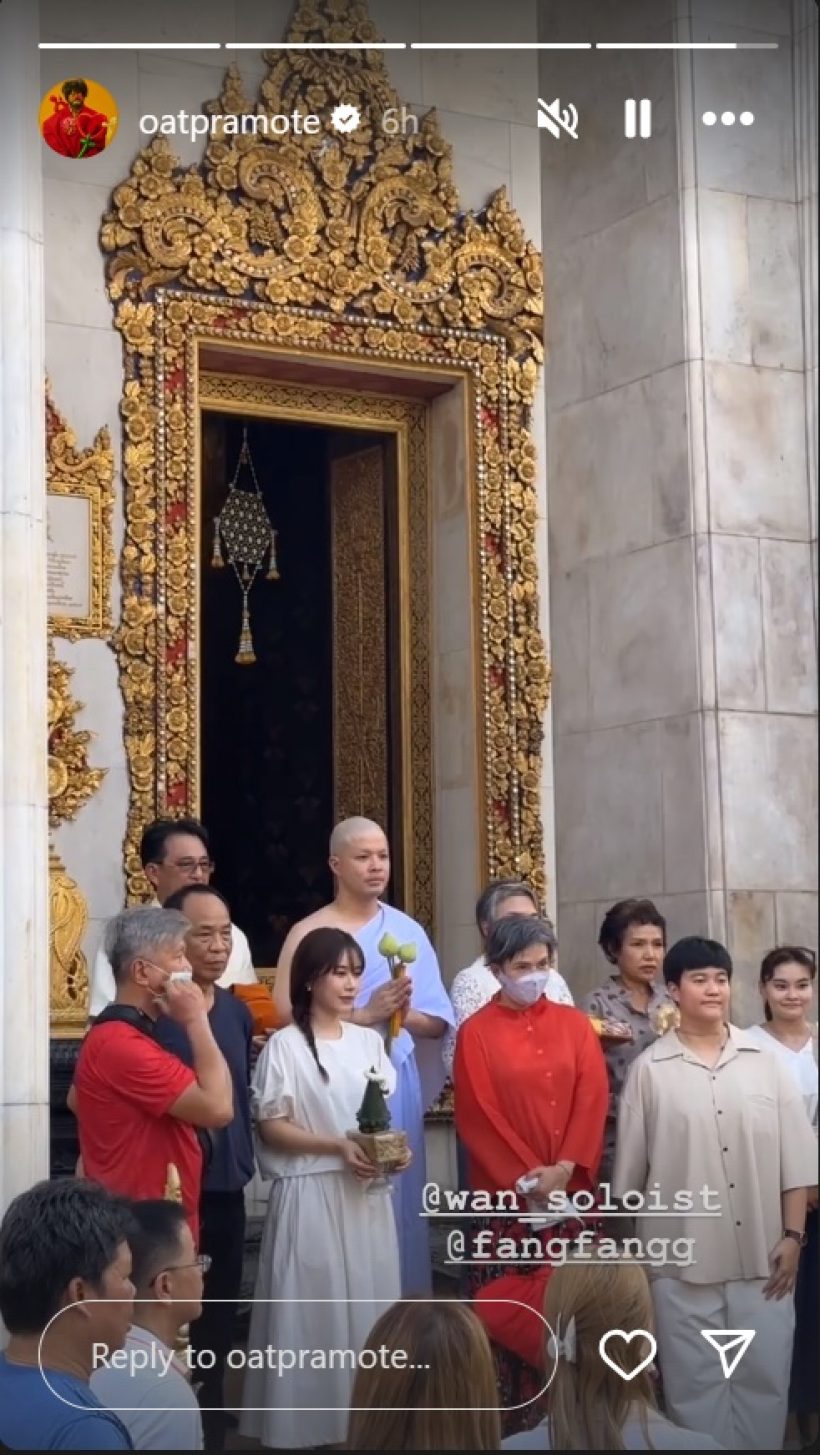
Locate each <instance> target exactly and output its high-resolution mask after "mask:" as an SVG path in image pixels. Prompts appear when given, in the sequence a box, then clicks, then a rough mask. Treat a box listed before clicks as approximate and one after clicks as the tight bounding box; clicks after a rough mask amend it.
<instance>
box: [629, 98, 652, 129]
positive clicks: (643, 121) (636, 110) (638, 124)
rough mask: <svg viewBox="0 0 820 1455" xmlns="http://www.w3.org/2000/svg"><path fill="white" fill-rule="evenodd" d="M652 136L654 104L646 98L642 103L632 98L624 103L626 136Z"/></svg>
mask: <svg viewBox="0 0 820 1455" xmlns="http://www.w3.org/2000/svg"><path fill="white" fill-rule="evenodd" d="M651 135H652V102H651V101H648V100H647V98H646V97H645V96H644V97H642V99H641V100H640V101H636V100H635V99H634V97H630V99H629V100H628V101H625V102H624V136H628V137H634V136H651Z"/></svg>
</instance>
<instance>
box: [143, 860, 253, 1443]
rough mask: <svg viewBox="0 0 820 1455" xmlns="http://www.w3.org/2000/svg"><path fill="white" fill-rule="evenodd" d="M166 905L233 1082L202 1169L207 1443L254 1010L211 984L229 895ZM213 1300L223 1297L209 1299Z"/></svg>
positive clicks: (219, 1419)
mask: <svg viewBox="0 0 820 1455" xmlns="http://www.w3.org/2000/svg"><path fill="white" fill-rule="evenodd" d="M165 908H166V909H178V910H179V911H180V912H181V913H182V914H184V915H185V918H186V919H187V920H188V922H189V924H190V926H191V928H190V930H189V931H188V934H187V935H186V938H185V950H186V953H187V956H188V961H189V963H190V966H191V969H192V971H193V976H194V981H195V983H196V984H197V985H198V986H199V988H200V990H201V991H202V994H203V995H204V997H205V1002H206V1005H207V1006H208V1020H209V1021H210V1025H211V1031H212V1032H213V1037H214V1040H215V1041H216V1043H217V1045H218V1047H219V1049H220V1051H221V1052H222V1054H223V1056H224V1057H225V1060H226V1062H227V1064H228V1069H229V1071H230V1073H231V1081H232V1083H233V1105H234V1116H233V1121H232V1122H230V1123H229V1124H228V1126H227V1127H223V1128H222V1129H221V1130H220V1131H219V1132H217V1133H216V1135H215V1137H214V1138H213V1144H212V1150H211V1156H210V1160H209V1161H208V1163H207V1165H206V1168H205V1172H204V1176H203V1182H202V1196H201V1199H200V1205H199V1217H200V1239H199V1251H200V1253H203V1254H205V1255H206V1256H207V1257H208V1258H210V1260H211V1266H210V1270H209V1272H208V1273H207V1275H206V1278H205V1292H204V1302H203V1306H202V1315H201V1317H200V1318H199V1319H197V1321H196V1323H195V1324H193V1325H192V1327H191V1346H192V1348H193V1349H195V1350H200V1349H201V1350H205V1349H207V1350H209V1351H210V1352H213V1353H214V1354H215V1355H216V1362H215V1364H214V1367H213V1369H206V1370H204V1371H203V1377H202V1383H201V1385H200V1387H199V1401H200V1405H201V1407H202V1413H203V1426H204V1429H205V1435H206V1443H207V1445H208V1449H220V1448H221V1447H222V1443H223V1441H224V1436H225V1428H226V1423H227V1421H226V1418H225V1415H224V1413H223V1410H222V1406H223V1402H224V1379H225V1361H226V1359H227V1356H228V1351H229V1350H230V1349H231V1347H232V1344H233V1334H234V1326H235V1323H236V1305H237V1302H238V1299H239V1294H240V1290H241V1286H242V1258H243V1253H244V1251H245V1187H246V1186H247V1184H248V1183H249V1182H250V1180H251V1178H252V1176H253V1170H254V1155H253V1138H252V1134H251V1109H250V1095H249V1090H248V1087H249V1082H250V1061H251V1041H252V1037H253V1017H252V1016H251V1013H250V1011H249V1010H248V1007H247V1006H246V1005H245V1004H244V1003H243V1002H242V1001H241V1000H237V999H236V997H235V996H234V995H232V994H231V993H230V991H228V990H223V989H222V987H221V986H220V985H218V984H217V981H218V980H219V977H220V976H221V975H223V974H224V972H225V967H226V965H227V963H228V959H229V958H230V954H231V943H232V928H231V912H230V909H229V908H228V904H227V901H226V900H225V899H224V898H223V897H222V895H221V894H220V893H219V892H218V890H216V889H213V888H211V886H210V885H207V884H188V885H186V886H184V888H182V889H179V890H177V892H176V893H175V894H172V895H171V898H170V899H168V900H166V903H165ZM157 1034H158V1038H159V1040H160V1042H161V1043H162V1045H163V1046H165V1047H166V1048H167V1049H168V1050H169V1051H174V1052H175V1053H176V1055H177V1056H179V1057H180V1059H181V1060H182V1061H185V1062H186V1063H187V1064H188V1065H191V1048H190V1045H189V1042H188V1037H187V1035H186V1033H185V1031H184V1029H183V1028H182V1027H181V1026H179V1025H177V1024H176V1023H175V1022H174V1021H172V1020H170V1018H168V1017H167V1016H161V1017H160V1019H159V1021H158V1023H157ZM217 1299H221V1300H225V1302H219V1303H218V1302H215V1300H217ZM208 1362H210V1361H208ZM197 1377H198V1376H197V1375H195V1376H194V1378H195V1379H196V1378H197Z"/></svg>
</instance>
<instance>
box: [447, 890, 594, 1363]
mask: <svg viewBox="0 0 820 1455" xmlns="http://www.w3.org/2000/svg"><path fill="white" fill-rule="evenodd" d="M555 948H556V942H555V934H554V931H553V929H552V926H551V925H548V924H546V923H545V922H544V921H543V920H540V919H533V918H532V917H530V916H519V915H513V916H510V917H509V918H508V919H505V920H500V921H499V922H498V923H497V924H496V926H495V928H494V930H493V932H492V934H491V937H490V940H489V943H488V945H487V963H488V965H489V966H490V968H491V969H492V970H493V972H494V974H495V975H496V978H497V979H498V987H499V988H498V994H497V995H496V996H495V998H494V999H493V1000H491V1001H490V1002H489V1004H488V1005H485V1006H484V1007H483V1008H482V1009H481V1010H479V1011H477V1012H476V1014H475V1015H473V1016H471V1017H470V1018H469V1020H467V1021H465V1022H464V1024H463V1025H462V1027H461V1029H460V1030H459V1034H458V1040H457V1043H456V1054H455V1062H454V1068H453V1085H454V1092H455V1120H456V1129H457V1131H458V1134H459V1136H460V1138H461V1140H462V1142H463V1143H464V1146H465V1147H466V1149H467V1154H468V1161H469V1169H470V1187H471V1189H472V1190H473V1191H476V1192H477V1191H483V1192H489V1193H499V1192H506V1193H510V1192H512V1191H519V1192H520V1188H517V1184H519V1183H520V1182H521V1181H522V1180H524V1181H525V1184H526V1186H527V1193H526V1194H524V1195H521V1196H520V1197H519V1206H520V1207H521V1208H522V1210H523V1209H525V1208H526V1206H527V1204H526V1195H529V1196H532V1197H535V1198H537V1199H539V1200H544V1201H545V1200H546V1199H548V1198H549V1197H550V1195H551V1194H560V1193H563V1192H567V1193H569V1194H572V1193H574V1192H577V1191H581V1190H584V1191H586V1192H592V1191H594V1187H595V1174H596V1171H597V1167H598V1163H599V1161H600V1158H601V1151H602V1147H603V1135H604V1123H605V1120H606V1112H607V1103H608V1081H607V1072H606V1063H605V1061H604V1057H603V1053H602V1051H601V1047H600V1043H599V1040H598V1037H597V1036H596V1034H595V1031H594V1030H593V1027H592V1025H591V1023H590V1021H589V1019H588V1018H587V1016H585V1015H584V1014H582V1012H581V1011H579V1010H576V1009H575V1008H574V1006H568V1005H558V1004H556V1003H555V1002H553V1001H550V1000H547V998H546V996H545V995H544V994H543V989H544V984H545V981H546V977H547V976H548V974H549V971H550V967H551V965H552V962H553V958H554V954H555ZM492 1227H493V1229H494V1230H495V1245H496V1248H497V1246H498V1242H499V1240H500V1239H501V1238H505V1239H509V1238H518V1239H520V1238H521V1237H522V1236H526V1237H528V1238H530V1239H531V1238H532V1236H533V1228H532V1226H531V1225H527V1224H521V1223H519V1222H518V1221H517V1220H516V1218H515V1217H514V1216H513V1217H512V1218H511V1219H509V1220H507V1219H499V1218H498V1217H495V1218H494V1219H493V1220H492ZM572 1227H573V1225H572V1224H566V1223H565V1224H563V1225H557V1226H556V1225H555V1224H554V1225H553V1226H552V1227H550V1228H549V1236H550V1237H555V1236H564V1235H569V1236H571V1234H572ZM575 1228H576V1229H577V1223H576V1224H575ZM494 1251H495V1250H494ZM483 1252H484V1249H483V1248H482V1253H483ZM467 1256H470V1255H467ZM490 1256H491V1257H492V1256H494V1252H493V1253H492V1254H491V1255H490ZM530 1266H532V1265H531V1264H530ZM481 1272H482V1274H483V1275H484V1277H480V1278H478V1279H476V1280H475V1285H477V1286H475V1288H474V1294H475V1297H476V1312H477V1313H478V1315H479V1317H480V1318H481V1319H482V1321H483V1322H484V1324H485V1326H486V1328H487V1331H488V1333H489V1334H490V1337H491V1338H492V1339H493V1340H494V1341H495V1343H496V1344H498V1345H500V1346H501V1347H502V1348H504V1349H506V1350H508V1351H510V1352H511V1353H513V1354H514V1355H516V1356H517V1357H518V1359H520V1360H524V1361H525V1362H526V1363H527V1364H529V1365H531V1366H535V1367H538V1366H541V1365H542V1363H543V1323H542V1321H541V1318H540V1317H537V1316H536V1314H537V1315H540V1314H541V1310H542V1309H543V1306H544V1291H545V1287H546V1282H547V1279H548V1277H549V1273H550V1267H549V1265H548V1264H545V1263H541V1264H540V1265H538V1266H537V1267H536V1270H535V1271H534V1272H529V1271H527V1269H526V1268H525V1267H523V1266H522V1265H521V1264H518V1265H517V1266H516V1265H515V1264H514V1263H513V1264H512V1269H511V1271H510V1272H507V1271H506V1270H505V1269H504V1268H503V1266H502V1267H501V1268H499V1267H498V1266H495V1267H491V1268H487V1269H486V1270H481ZM505 1298H506V1299H514V1300H515V1304H511V1303H505V1302H503V1300H504V1299H505ZM522 1304H523V1305H525V1307H523V1308H522V1307H520V1305H522ZM533 1310H534V1311H535V1312H532V1311H533ZM543 1382H544V1381H543V1377H541V1378H540V1381H539V1384H541V1385H542V1384H543ZM536 1387H538V1386H536Z"/></svg>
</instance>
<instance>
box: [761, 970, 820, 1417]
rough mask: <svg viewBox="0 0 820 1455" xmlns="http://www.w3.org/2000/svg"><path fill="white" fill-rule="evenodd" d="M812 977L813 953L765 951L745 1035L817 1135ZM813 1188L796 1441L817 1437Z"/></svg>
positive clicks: (798, 1300)
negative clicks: (761, 1050) (787, 1078)
mask: <svg viewBox="0 0 820 1455" xmlns="http://www.w3.org/2000/svg"><path fill="white" fill-rule="evenodd" d="M816 973H817V966H816V962H815V957H814V953H813V952H812V951H811V950H804V949H803V948H802V947H799V946H796V945H780V946H779V947H778V948H777V949H775V950H770V951H769V953H768V955H766V956H765V958H764V960H763V964H762V965H761V967H760V994H761V996H762V998H763V1006H764V1014H765V1017H766V1021H765V1024H764V1025H762V1026H751V1027H750V1029H749V1035H750V1036H754V1037H755V1039H756V1040H757V1041H759V1043H760V1045H761V1046H766V1047H767V1048H768V1049H769V1050H770V1051H772V1052H773V1053H774V1054H775V1055H776V1056H779V1057H780V1059H781V1061H782V1062H783V1063H784V1065H786V1066H787V1067H788V1069H789V1071H790V1073H791V1075H792V1076H793V1077H794V1079H795V1081H796V1082H797V1085H798V1087H799V1088H800V1091H801V1092H802V1094H803V1102H804V1105H805V1107H806V1115H807V1116H808V1118H809V1121H810V1122H811V1124H812V1126H813V1127H814V1131H815V1135H816V1134H817V1079H818V1078H817V1025H816V1024H812V1022H811V1021H810V1020H809V1018H808V1017H809V1010H810V1008H811V1003H812V997H813V994H814V979H815V975H816ZM817 1243H818V1233H817V1188H816V1187H812V1188H809V1200H808V1212H807V1216H806V1235H805V1246H804V1248H803V1251H802V1252H801V1254H800V1264H799V1267H798V1271H797V1284H796V1286H795V1290H794V1352H793V1355H792V1369H791V1379H790V1381H789V1411H790V1413H791V1414H793V1415H794V1416H795V1418H796V1420H797V1425H798V1430H799V1433H800V1437H801V1440H803V1441H804V1442H805V1443H807V1444H808V1443H812V1442H813V1441H814V1440H816V1438H817V1403H818V1400H817V1364H818V1357H820V1348H819V1347H818V1344H819V1341H818V1311H817V1277H818V1262H817Z"/></svg>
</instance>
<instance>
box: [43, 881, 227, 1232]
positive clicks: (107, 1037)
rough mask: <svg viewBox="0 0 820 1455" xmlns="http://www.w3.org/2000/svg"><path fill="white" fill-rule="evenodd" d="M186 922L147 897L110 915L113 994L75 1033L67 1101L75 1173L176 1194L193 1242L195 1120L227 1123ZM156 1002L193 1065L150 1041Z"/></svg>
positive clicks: (135, 1191) (142, 1194)
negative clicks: (79, 1039) (76, 1143)
mask: <svg viewBox="0 0 820 1455" xmlns="http://www.w3.org/2000/svg"><path fill="white" fill-rule="evenodd" d="M188 928H189V926H188V921H187V920H186V918H185V916H184V915H182V914H180V913H179V912H178V911H177V910H168V909H159V908H155V907H154V906H152V905H148V906H144V907H142V908H139V909H127V910H125V911H124V912H123V913H122V914H118V915H117V916H116V918H115V919H113V920H111V922H110V924H109V925H108V929H107V931H106V940H105V949H106V954H107V955H108V959H109V960H110V962H111V968H112V970H113V972H114V980H115V983H116V989H117V995H116V999H115V1000H114V1002H113V1003H112V1004H111V1005H109V1006H108V1007H107V1008H106V1009H105V1010H104V1011H103V1012H102V1014H101V1015H99V1016H98V1017H97V1019H96V1020H95V1022H94V1024H93V1025H92V1027H91V1029H90V1030H89V1032H88V1035H87V1036H86V1038H85V1041H84V1042H83V1046H82V1050H81V1051H80V1055H79V1058H78V1061H77V1069H76V1072H75V1074H74V1085H73V1087H72V1090H71V1093H70V1096H69V1106H70V1107H71V1109H72V1111H74V1112H76V1115H77V1119H78V1123H79V1135H80V1154H81V1157H82V1163H83V1169H84V1171H85V1175H86V1176H87V1177H91V1178H93V1179H94V1180H95V1181H97V1182H101V1183H102V1185H103V1186H104V1187H107V1188H109V1189H110V1190H111V1191H112V1192H116V1193H119V1194H121V1195H123V1196H126V1197H132V1198H161V1197H165V1196H167V1195H169V1194H171V1193H178V1194H179V1195H181V1201H182V1203H183V1206H184V1208H185V1211H186V1215H187V1218H188V1222H189V1224H190V1227H191V1232H192V1233H193V1235H194V1240H195V1241H196V1239H197V1238H198V1234H199V1226H198V1208H199V1195H200V1186H201V1182H202V1161H203V1159H202V1146H201V1144H200V1140H199V1138H198V1136H197V1131H196V1129H197V1128H217V1127H224V1126H227V1124H228V1122H229V1121H230V1120H231V1118H232V1116H233V1092H232V1083H231V1077H230V1073H229V1071H228V1067H227V1065H226V1062H225V1058H224V1056H223V1055H222V1052H221V1051H220V1049H219V1047H218V1046H217V1044H216V1041H215V1040H214V1037H213V1033H212V1031H211V1027H210V1023H209V1021H208V1010H207V1006H206V1004H205V1000H204V997H203V995H202V991H201V990H200V989H199V987H198V986H196V985H194V984H193V981H192V979H191V967H190V965H189V964H188V960H187V957H186V953H185V933H186V931H187V929H188ZM161 1011H163V1012H164V1013H165V1014H166V1015H168V1016H170V1017H171V1019H172V1020H175V1021H177V1022H178V1023H179V1024H180V1025H181V1026H183V1027H184V1028H185V1031H186V1033H187V1036H188V1040H189V1041H190V1045H191V1051H192V1059H193V1067H189V1066H186V1065H185V1064H184V1063H183V1062H182V1061H180V1060H179V1058H178V1057H177V1056H174V1055H172V1053H171V1052H170V1051H166V1050H165V1048H164V1047H163V1046H161V1045H160V1044H159V1041H158V1040H157V1037H156V1021H157V1018H158V1016H159V1014H160V1012H161ZM177 1179H178V1185H177Z"/></svg>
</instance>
